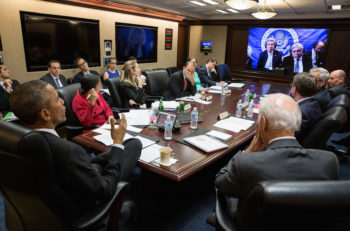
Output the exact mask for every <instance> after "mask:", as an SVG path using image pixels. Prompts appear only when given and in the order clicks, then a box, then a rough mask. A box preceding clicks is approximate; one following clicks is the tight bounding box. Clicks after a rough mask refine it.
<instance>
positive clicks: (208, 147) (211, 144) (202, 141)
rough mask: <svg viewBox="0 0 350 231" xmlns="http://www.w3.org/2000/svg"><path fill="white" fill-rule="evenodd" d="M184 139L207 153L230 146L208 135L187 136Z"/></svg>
mask: <svg viewBox="0 0 350 231" xmlns="http://www.w3.org/2000/svg"><path fill="white" fill-rule="evenodd" d="M184 141H185V142H187V143H189V144H191V145H193V146H194V147H196V148H198V149H200V150H202V151H204V152H206V153H212V152H216V151H219V150H222V149H225V148H227V147H228V145H227V144H224V143H222V142H220V141H218V140H217V139H214V138H211V137H209V136H207V135H199V136H192V137H186V138H184Z"/></svg>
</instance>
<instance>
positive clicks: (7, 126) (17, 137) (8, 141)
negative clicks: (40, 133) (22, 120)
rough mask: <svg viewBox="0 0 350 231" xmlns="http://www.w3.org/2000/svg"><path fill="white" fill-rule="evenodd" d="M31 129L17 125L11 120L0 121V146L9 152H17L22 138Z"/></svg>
mask: <svg viewBox="0 0 350 231" xmlns="http://www.w3.org/2000/svg"><path fill="white" fill-rule="evenodd" d="M31 132H33V130H31V129H29V128H26V127H23V126H20V125H17V124H15V123H13V122H5V121H0V146H1V149H2V150H3V151H5V152H9V153H17V154H19V150H20V146H19V145H20V143H21V141H22V139H23V138H24V137H25V136H27V135H28V134H30V133H31Z"/></svg>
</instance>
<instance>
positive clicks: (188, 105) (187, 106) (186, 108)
mask: <svg viewBox="0 0 350 231" xmlns="http://www.w3.org/2000/svg"><path fill="white" fill-rule="evenodd" d="M189 109H191V104H190V103H188V104H185V107H184V111H187V110H189Z"/></svg>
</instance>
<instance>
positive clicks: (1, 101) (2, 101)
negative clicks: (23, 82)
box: [0, 79, 19, 116]
mask: <svg viewBox="0 0 350 231" xmlns="http://www.w3.org/2000/svg"><path fill="white" fill-rule="evenodd" d="M11 80H12V87H11V89H12V91H13V90H14V89H15V88H16V87H17V86H18V85H19V82H18V81H17V80H14V79H11ZM10 95H11V94H10V93H8V92H7V91H6V90H5V89H4V88H3V87H2V86H0V112H1V113H2V114H3V116H5V115H6V114H7V113H8V112H10V111H11V110H10V105H9V100H10Z"/></svg>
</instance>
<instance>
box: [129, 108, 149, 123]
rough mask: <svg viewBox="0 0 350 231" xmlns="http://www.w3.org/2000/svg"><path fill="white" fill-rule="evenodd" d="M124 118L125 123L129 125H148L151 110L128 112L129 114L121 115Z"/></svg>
mask: <svg viewBox="0 0 350 231" xmlns="http://www.w3.org/2000/svg"><path fill="white" fill-rule="evenodd" d="M123 114H124V115H125V118H126V122H127V124H128V126H129V125H148V124H149V123H150V118H151V114H152V110H149V109H147V110H130V111H129V112H126V113H123Z"/></svg>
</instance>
